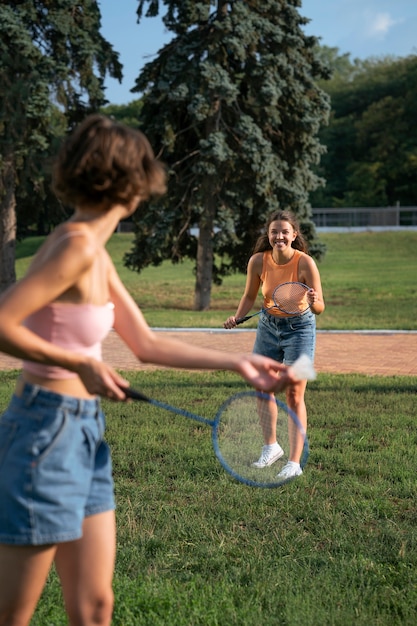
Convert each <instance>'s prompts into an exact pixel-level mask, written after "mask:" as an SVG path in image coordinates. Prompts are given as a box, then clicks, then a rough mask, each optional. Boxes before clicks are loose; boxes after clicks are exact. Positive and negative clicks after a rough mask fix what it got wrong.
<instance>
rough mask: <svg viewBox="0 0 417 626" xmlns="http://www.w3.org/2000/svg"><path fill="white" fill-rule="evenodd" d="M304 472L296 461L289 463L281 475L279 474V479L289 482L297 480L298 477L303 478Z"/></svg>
mask: <svg viewBox="0 0 417 626" xmlns="http://www.w3.org/2000/svg"><path fill="white" fill-rule="evenodd" d="M302 473H303V470H302V469H301V466H300V464H299V463H295V462H294V461H288V463H286V464H285V465H284V467H283V468H282V470H281V471H280V473H279V474H277V478H284V479H285V480H288V479H290V478H295V477H296V476H301V474H302Z"/></svg>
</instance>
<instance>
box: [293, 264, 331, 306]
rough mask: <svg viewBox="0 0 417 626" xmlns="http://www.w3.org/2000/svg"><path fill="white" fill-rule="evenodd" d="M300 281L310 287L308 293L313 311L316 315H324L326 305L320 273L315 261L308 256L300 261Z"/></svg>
mask: <svg viewBox="0 0 417 626" xmlns="http://www.w3.org/2000/svg"><path fill="white" fill-rule="evenodd" d="M298 280H299V281H300V282H302V283H304V284H305V285H307V286H308V287H310V291H308V292H307V300H308V303H309V304H310V308H311V311H312V312H313V313H314V314H315V315H320V313H323V311H324V308H325V304H324V297H323V290H322V286H321V279H320V272H319V270H318V268H317V265H316V263H315V261H314V259H313V258H312V257H311V256H308V255H307V254H306V255H304V256H302V258H301V259H300V264H299V276H298Z"/></svg>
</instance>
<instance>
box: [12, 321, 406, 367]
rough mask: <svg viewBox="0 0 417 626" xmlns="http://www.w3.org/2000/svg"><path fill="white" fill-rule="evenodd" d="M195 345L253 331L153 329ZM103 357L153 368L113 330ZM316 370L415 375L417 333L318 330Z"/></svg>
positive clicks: (234, 341) (247, 339) (239, 347)
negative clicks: (138, 356) (141, 361)
mask: <svg viewBox="0 0 417 626" xmlns="http://www.w3.org/2000/svg"><path fill="white" fill-rule="evenodd" d="M157 332H161V333H163V334H164V335H165V336H166V337H176V338H179V339H182V340H183V341H186V342H187V343H191V344H194V345H198V346H203V347H207V348H212V347H215V348H218V349H219V350H224V351H226V352H241V351H243V352H247V351H251V350H252V346H253V342H254V336H255V335H254V331H241V330H235V331H223V330H222V331H215V330H213V331H205V330H202V331H194V330H193V331H180V330H172V331H163V330H161V331H157ZM103 357H104V359H105V360H106V361H107V362H108V363H111V364H112V365H113V366H114V367H116V368H117V369H124V370H129V369H130V370H143V369H155V366H146V365H142V364H141V363H139V362H138V361H137V360H136V359H135V358H134V357H133V355H132V354H131V353H130V351H129V350H128V349H127V348H126V346H125V345H124V344H123V343H122V342H121V341H120V339H119V337H118V335H116V333H114V332H111V333H110V335H109V336H108V338H107V339H106V341H105V342H104V345H103ZM315 365H316V369H317V371H318V372H319V373H320V372H328V373H340V374H344V373H359V374H368V375H371V376H372V375H380V376H395V375H404V376H417V333H407V332H404V333H402V332H398V331H397V332H389V331H381V332H376V331H374V332H365V331H363V332H356V333H347V332H340V333H339V332H318V334H317V350H316V363H315ZM19 367H20V361H19V360H17V359H13V358H11V357H8V356H7V355H5V354H1V353H0V370H1V369H15V368H19Z"/></svg>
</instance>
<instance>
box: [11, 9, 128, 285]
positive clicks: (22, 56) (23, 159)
mask: <svg viewBox="0 0 417 626" xmlns="http://www.w3.org/2000/svg"><path fill="white" fill-rule="evenodd" d="M99 29H100V11H99V9H98V5H97V2H93V1H92V0H78V1H77V2H75V1H74V0H60V2H59V3H58V2H53V1H52V0H20V1H18V2H17V1H15V0H14V1H4V0H3V1H2V2H1V4H0V51H1V55H0V145H1V158H0V291H3V290H4V289H5V288H6V287H8V286H9V285H10V284H11V283H13V282H14V281H15V270H14V261H15V241H16V185H17V183H19V186H20V190H22V185H21V184H20V183H21V182H22V181H23V180H26V181H30V184H31V185H32V186H34V187H37V186H38V187H39V185H41V183H42V178H43V173H42V168H41V167H39V162H40V161H41V162H42V160H43V159H44V157H45V156H46V155H47V154H48V151H49V150H50V146H51V143H52V142H53V139H54V134H55V133H56V132H57V129H59V128H60V124H57V123H56V120H57V115H58V116H59V112H61V115H63V114H64V113H65V122H66V123H65V126H66V125H69V126H71V125H72V124H74V123H76V122H78V121H79V120H80V119H82V118H83V117H84V116H85V114H86V113H87V112H90V111H92V110H97V109H98V108H99V107H100V105H102V104H104V103H105V98H104V78H105V76H106V74H107V73H109V74H110V75H111V76H113V77H114V78H118V79H121V76H122V74H121V65H120V63H119V61H118V55H117V54H116V53H115V52H114V51H113V49H112V47H111V45H110V44H109V43H108V42H106V40H105V39H103V37H102V36H101V35H100V32H99ZM34 157H36V158H34ZM20 197H21V198H22V197H24V194H22V193H21V195H20Z"/></svg>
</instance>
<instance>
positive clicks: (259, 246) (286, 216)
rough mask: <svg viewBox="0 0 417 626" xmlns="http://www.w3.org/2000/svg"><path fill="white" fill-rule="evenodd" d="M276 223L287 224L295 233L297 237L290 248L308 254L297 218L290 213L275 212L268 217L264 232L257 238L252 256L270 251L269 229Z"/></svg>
mask: <svg viewBox="0 0 417 626" xmlns="http://www.w3.org/2000/svg"><path fill="white" fill-rule="evenodd" d="M278 221H280V222H288V223H289V224H291V226H292V227H293V229H294V231H295V232H296V233H297V236H296V238H295V239H294V241H293V242H292V244H291V247H292V248H295V249H296V250H300V251H301V252H305V253H306V254H308V243H307V241H306V240H305V239H304V237H303V235H302V233H301V230H300V225H299V223H298V221H297V218H296V217H295V215H294V214H293V213H291V211H276V212H275V213H272V215H270V216H269V218H268V221H267V223H266V225H265V229H264V232H263V233H262V234H261V235H260V236H259V237H258V239H257V241H256V243H255V246H254V248H253V253H252V254H255V253H256V252H265V251H266V250H272V247H271V244H270V243H269V237H268V233H269V227H270V226H271V224H272V222H278Z"/></svg>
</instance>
